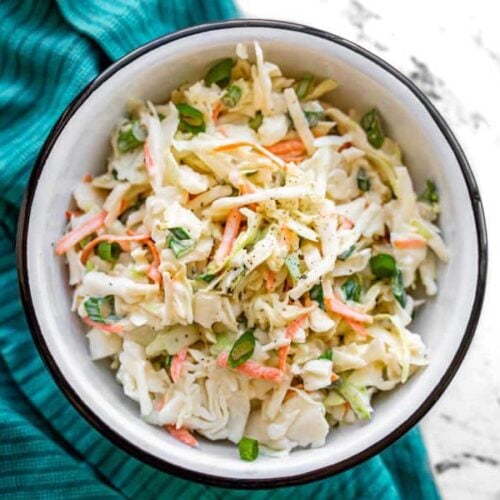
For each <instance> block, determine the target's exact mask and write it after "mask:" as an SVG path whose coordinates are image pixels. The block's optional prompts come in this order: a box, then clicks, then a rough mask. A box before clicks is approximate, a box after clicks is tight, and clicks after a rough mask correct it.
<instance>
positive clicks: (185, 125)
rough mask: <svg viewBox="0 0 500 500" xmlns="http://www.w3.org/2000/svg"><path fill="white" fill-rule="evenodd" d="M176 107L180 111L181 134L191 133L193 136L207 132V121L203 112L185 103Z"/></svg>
mask: <svg viewBox="0 0 500 500" xmlns="http://www.w3.org/2000/svg"><path fill="white" fill-rule="evenodd" d="M176 107H177V110H178V111H179V119H180V121H179V130H180V131H181V132H190V133H191V134H199V133H200V132H205V129H206V127H205V121H204V119H203V113H202V112H201V111H199V110H198V109H196V108H193V106H190V105H189V104H186V103H185V102H180V103H178V104H176Z"/></svg>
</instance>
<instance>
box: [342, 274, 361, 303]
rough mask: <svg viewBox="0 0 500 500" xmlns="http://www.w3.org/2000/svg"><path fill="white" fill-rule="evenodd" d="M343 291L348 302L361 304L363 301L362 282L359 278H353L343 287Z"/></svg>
mask: <svg viewBox="0 0 500 500" xmlns="http://www.w3.org/2000/svg"><path fill="white" fill-rule="evenodd" d="M341 288H342V291H343V292H344V296H345V298H346V300H353V301H354V302H359V301H360V300H361V280H360V279H359V277H358V276H351V277H350V278H349V279H348V280H347V281H345V282H344V283H343V285H342V287H341Z"/></svg>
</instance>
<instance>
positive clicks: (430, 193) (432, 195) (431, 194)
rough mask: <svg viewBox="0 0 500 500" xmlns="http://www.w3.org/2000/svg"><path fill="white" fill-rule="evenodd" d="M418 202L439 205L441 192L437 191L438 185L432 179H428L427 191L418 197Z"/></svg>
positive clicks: (426, 183)
mask: <svg viewBox="0 0 500 500" xmlns="http://www.w3.org/2000/svg"><path fill="white" fill-rule="evenodd" d="M418 200H419V201H424V202H426V203H429V204H430V205H434V203H439V192H438V190H437V187H436V184H435V183H434V181H433V180H432V179H427V181H426V182H425V190H424V191H423V193H422V194H421V195H420V196H419V197H418Z"/></svg>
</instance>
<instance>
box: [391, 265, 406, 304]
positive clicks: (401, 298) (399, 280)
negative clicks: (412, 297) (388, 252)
mask: <svg viewBox="0 0 500 500" xmlns="http://www.w3.org/2000/svg"><path fill="white" fill-rule="evenodd" d="M391 285H392V294H393V295H394V298H395V299H396V300H397V301H398V302H399V303H400V304H401V307H405V306H406V292H405V287H404V285H403V275H402V273H401V270H400V269H397V270H396V274H395V275H394V276H393V277H392V280H391Z"/></svg>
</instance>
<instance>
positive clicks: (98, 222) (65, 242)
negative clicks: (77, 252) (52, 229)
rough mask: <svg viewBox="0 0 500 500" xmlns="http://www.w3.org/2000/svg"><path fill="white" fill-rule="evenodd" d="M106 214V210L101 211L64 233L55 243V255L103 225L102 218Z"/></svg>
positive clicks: (66, 249) (63, 251) (64, 251)
mask: <svg viewBox="0 0 500 500" xmlns="http://www.w3.org/2000/svg"><path fill="white" fill-rule="evenodd" d="M107 215H108V213H107V212H101V213H99V214H97V215H96V216H95V217H92V218H91V219H89V220H88V221H87V222H85V223H84V224H82V225H81V226H79V227H77V228H76V229H73V230H72V231H70V232H69V233H67V234H65V235H64V236H63V237H62V238H60V239H59V240H58V241H57V243H56V255H63V254H64V253H66V252H67V251H68V250H69V249H70V248H71V247H72V246H74V245H76V244H77V243H78V242H79V241H81V240H83V238H86V237H87V236H90V235H91V234H92V233H94V232H96V231H97V230H98V229H100V228H101V227H102V226H103V225H104V219H106V216H107Z"/></svg>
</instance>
